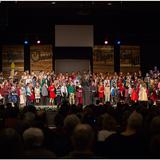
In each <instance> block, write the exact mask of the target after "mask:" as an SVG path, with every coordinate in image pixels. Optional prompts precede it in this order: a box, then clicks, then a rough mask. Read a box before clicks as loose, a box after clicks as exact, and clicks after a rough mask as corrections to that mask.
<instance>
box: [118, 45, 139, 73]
mask: <svg viewBox="0 0 160 160" xmlns="http://www.w3.org/2000/svg"><path fill="white" fill-rule="evenodd" d="M138 70H140V46H131V45H130V46H128V45H123V46H121V47H120V71H122V72H135V71H138Z"/></svg>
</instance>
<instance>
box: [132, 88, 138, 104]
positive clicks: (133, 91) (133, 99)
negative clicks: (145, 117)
mask: <svg viewBox="0 0 160 160" xmlns="http://www.w3.org/2000/svg"><path fill="white" fill-rule="evenodd" d="M131 100H132V101H138V93H137V90H135V89H132V94H131Z"/></svg>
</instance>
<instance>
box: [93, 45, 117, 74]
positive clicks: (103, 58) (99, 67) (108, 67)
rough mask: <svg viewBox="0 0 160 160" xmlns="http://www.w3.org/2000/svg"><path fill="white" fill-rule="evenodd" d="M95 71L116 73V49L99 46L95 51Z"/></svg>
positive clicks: (108, 46)
mask: <svg viewBox="0 0 160 160" xmlns="http://www.w3.org/2000/svg"><path fill="white" fill-rule="evenodd" d="M93 71H94V72H113V71H114V47H113V46H110V45H107V46H103V45H98V46H95V47H94V49H93Z"/></svg>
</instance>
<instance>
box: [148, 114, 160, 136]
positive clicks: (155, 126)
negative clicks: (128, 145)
mask: <svg viewBox="0 0 160 160" xmlns="http://www.w3.org/2000/svg"><path fill="white" fill-rule="evenodd" d="M150 131H151V134H160V116H156V117H154V118H153V119H152V121H151V125H150Z"/></svg>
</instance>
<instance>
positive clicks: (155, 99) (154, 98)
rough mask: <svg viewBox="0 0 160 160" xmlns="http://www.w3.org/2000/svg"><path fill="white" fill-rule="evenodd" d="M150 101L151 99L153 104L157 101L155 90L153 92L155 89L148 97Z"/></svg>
mask: <svg viewBox="0 0 160 160" xmlns="http://www.w3.org/2000/svg"><path fill="white" fill-rule="evenodd" d="M150 99H151V100H152V101H153V102H156V101H157V100H158V97H157V93H156V90H155V89H154V90H153V93H152V95H151V96H150Z"/></svg>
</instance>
